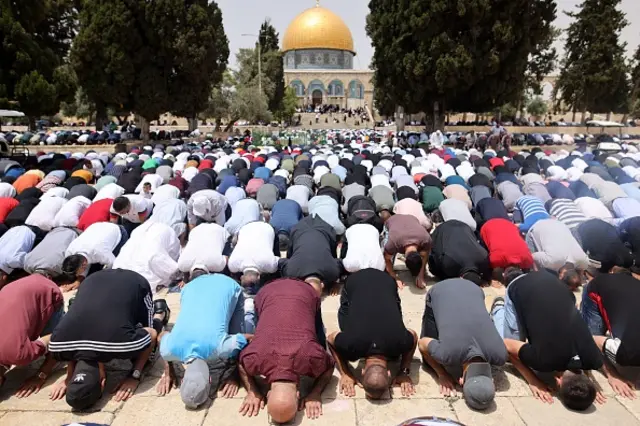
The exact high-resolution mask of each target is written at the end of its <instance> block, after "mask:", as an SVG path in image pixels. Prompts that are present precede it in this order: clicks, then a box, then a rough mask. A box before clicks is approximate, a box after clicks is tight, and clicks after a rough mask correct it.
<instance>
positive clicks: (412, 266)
mask: <svg viewBox="0 0 640 426" xmlns="http://www.w3.org/2000/svg"><path fill="white" fill-rule="evenodd" d="M404 263H405V265H407V269H408V270H409V272H411V276H413V277H417V276H418V274H419V273H420V269H421V268H422V256H420V253H418V252H417V251H410V252H409V253H406V254H405V258H404Z"/></svg>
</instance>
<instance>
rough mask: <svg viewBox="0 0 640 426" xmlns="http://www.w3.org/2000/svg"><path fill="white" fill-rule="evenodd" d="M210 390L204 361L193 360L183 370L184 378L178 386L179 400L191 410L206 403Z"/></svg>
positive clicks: (207, 370) (209, 381)
mask: <svg viewBox="0 0 640 426" xmlns="http://www.w3.org/2000/svg"><path fill="white" fill-rule="evenodd" d="M210 390H211V377H210V376H209V366H208V365H207V363H206V361H204V360H202V359H199V358H194V359H192V360H190V361H189V362H187V364H186V365H185V368H184V378H183V379H182V383H181V384H180V398H182V402H184V405H185V406H186V407H187V408H189V409H192V410H195V409H197V408H198V407H199V406H201V405H202V404H204V403H205V402H207V400H208V399H209V391H210Z"/></svg>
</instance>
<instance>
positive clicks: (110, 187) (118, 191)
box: [93, 183, 124, 203]
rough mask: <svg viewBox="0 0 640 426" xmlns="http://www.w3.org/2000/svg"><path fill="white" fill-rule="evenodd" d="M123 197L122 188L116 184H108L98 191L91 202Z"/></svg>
mask: <svg viewBox="0 0 640 426" xmlns="http://www.w3.org/2000/svg"><path fill="white" fill-rule="evenodd" d="M122 195H124V188H123V187H121V186H120V185H118V184H115V183H110V184H107V185H105V186H103V187H102V189H101V190H100V191H98V193H97V194H96V196H95V197H94V198H93V202H94V203H95V202H96V201H100V200H104V199H105V198H112V199H114V200H115V199H116V198H118V197H121V196H122Z"/></svg>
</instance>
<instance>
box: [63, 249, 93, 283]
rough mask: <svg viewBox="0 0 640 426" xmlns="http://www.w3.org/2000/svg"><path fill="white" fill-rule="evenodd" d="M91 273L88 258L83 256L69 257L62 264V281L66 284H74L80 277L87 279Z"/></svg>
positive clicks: (73, 255) (74, 255)
mask: <svg viewBox="0 0 640 426" xmlns="http://www.w3.org/2000/svg"><path fill="white" fill-rule="evenodd" d="M88 271H89V262H88V261H87V258H86V257H84V256H83V255H81V254H72V255H71V256H67V257H66V258H65V259H64V261H63V262H62V276H63V277H62V279H61V280H62V281H63V282H64V283H73V282H75V281H77V280H78V279H79V278H80V277H85V276H86V275H87V272H88Z"/></svg>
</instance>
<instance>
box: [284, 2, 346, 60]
mask: <svg viewBox="0 0 640 426" xmlns="http://www.w3.org/2000/svg"><path fill="white" fill-rule="evenodd" d="M298 49H336V50H347V51H349V52H352V53H354V54H355V52H354V50H353V38H352V37H351V31H350V30H349V27H347V25H346V24H345V23H344V21H343V20H342V19H340V17H339V16H338V15H336V14H335V13H333V12H332V11H330V10H329V9H325V8H324V7H320V6H316V7H312V8H311V9H307V10H305V11H304V12H302V13H301V14H300V15H298V16H297V17H296V18H295V19H294V20H293V22H291V24H290V25H289V28H287V31H286V32H285V34H284V38H283V40H282V50H283V51H284V52H286V51H289V50H298Z"/></svg>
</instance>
